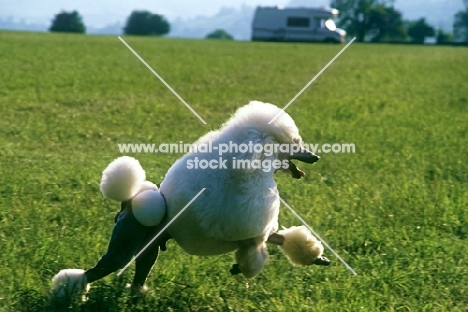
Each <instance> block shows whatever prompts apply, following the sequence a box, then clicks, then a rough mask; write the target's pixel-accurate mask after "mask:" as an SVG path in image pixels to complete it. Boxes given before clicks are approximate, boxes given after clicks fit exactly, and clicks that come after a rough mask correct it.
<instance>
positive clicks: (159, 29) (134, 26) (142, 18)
mask: <svg viewBox="0 0 468 312" xmlns="http://www.w3.org/2000/svg"><path fill="white" fill-rule="evenodd" d="M169 30H170V25H169V22H168V21H167V20H166V19H165V18H164V16H162V15H158V14H152V13H150V12H148V11H133V12H132V13H131V14H130V16H129V17H128V20H127V25H126V26H125V27H124V33H125V34H127V35H141V36H149V35H154V36H161V35H165V34H167V33H168V32H169Z"/></svg>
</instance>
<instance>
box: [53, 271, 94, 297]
mask: <svg viewBox="0 0 468 312" xmlns="http://www.w3.org/2000/svg"><path fill="white" fill-rule="evenodd" d="M89 287H90V286H89V283H88V280H87V278H86V275H85V271H84V270H80V269H65V270H61V271H60V272H59V273H57V274H56V275H55V276H54V278H53V279H52V289H51V294H52V297H53V298H55V299H66V298H68V299H71V298H76V297H78V296H82V298H81V299H82V300H83V301H86V299H87V298H86V293H87V292H88V290H89Z"/></svg>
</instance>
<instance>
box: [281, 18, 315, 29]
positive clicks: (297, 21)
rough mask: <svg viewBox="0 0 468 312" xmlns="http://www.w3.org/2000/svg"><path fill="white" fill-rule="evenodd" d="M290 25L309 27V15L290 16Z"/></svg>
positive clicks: (288, 23)
mask: <svg viewBox="0 0 468 312" xmlns="http://www.w3.org/2000/svg"><path fill="white" fill-rule="evenodd" d="M287 25H288V27H309V25H310V19H309V18H307V17H288V22H287Z"/></svg>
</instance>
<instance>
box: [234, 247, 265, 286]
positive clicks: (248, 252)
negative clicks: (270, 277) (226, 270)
mask: <svg viewBox="0 0 468 312" xmlns="http://www.w3.org/2000/svg"><path fill="white" fill-rule="evenodd" d="M235 258H236V262H237V263H236V264H234V265H233V266H232V269H231V271H230V272H231V274H233V275H235V274H239V273H242V274H243V275H244V276H245V277H246V278H253V277H255V276H257V275H258V274H259V273H260V272H261V271H262V270H263V267H264V266H265V263H266V262H267V261H268V251H267V249H266V245H265V243H264V242H263V241H262V239H250V240H245V241H242V242H241V244H240V247H239V249H237V250H236V253H235Z"/></svg>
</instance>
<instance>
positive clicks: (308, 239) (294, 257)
mask: <svg viewBox="0 0 468 312" xmlns="http://www.w3.org/2000/svg"><path fill="white" fill-rule="evenodd" d="M278 234H281V235H283V236H284V243H283V245H281V246H278V247H279V248H280V249H281V251H282V252H283V253H284V254H285V255H286V257H287V258H288V259H289V262H291V263H292V264H294V265H312V264H317V259H320V258H321V257H322V253H323V246H322V242H321V241H319V240H318V239H317V238H315V236H313V235H312V233H310V231H309V230H308V229H307V228H306V227H305V226H303V225H301V226H292V227H290V228H289V229H287V228H283V230H281V231H278Z"/></svg>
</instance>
